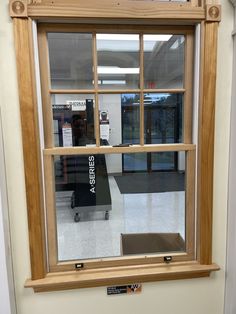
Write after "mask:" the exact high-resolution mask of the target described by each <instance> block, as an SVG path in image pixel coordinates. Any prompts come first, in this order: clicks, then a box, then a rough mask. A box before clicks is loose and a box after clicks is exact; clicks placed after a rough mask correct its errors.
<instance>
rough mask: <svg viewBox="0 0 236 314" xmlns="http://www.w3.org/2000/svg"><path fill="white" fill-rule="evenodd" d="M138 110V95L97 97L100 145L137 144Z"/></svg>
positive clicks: (138, 131)
mask: <svg viewBox="0 0 236 314" xmlns="http://www.w3.org/2000/svg"><path fill="white" fill-rule="evenodd" d="M139 108H140V103H139V94H109V95H107V94H101V95H99V112H100V138H101V139H102V141H101V144H102V145H119V144H139V142H140V140H139V139H140V127H139V121H140V118H139V115H140V109H139Z"/></svg>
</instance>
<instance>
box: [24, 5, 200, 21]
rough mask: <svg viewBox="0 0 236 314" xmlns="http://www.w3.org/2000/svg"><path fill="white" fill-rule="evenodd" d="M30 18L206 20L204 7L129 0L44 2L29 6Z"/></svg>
mask: <svg viewBox="0 0 236 314" xmlns="http://www.w3.org/2000/svg"><path fill="white" fill-rule="evenodd" d="M28 16H30V17H60V18H61V17H70V18H73V17H81V18H82V17H85V18H120V19H124V18H130V19H150V18H158V19H162V20H163V19H169V20H171V19H175V20H176V19H177V18H178V19H179V20H190V19H191V20H192V21H200V20H203V19H204V18H205V10H204V9H203V8H201V7H196V6H194V5H191V3H189V2H185V3H176V2H175V3H163V2H159V1H128V0H119V1H117V0H100V1H96V0H93V1H86V0H69V1H66V2H65V1H63V0H62V1H61V0H54V1H53V2H52V1H42V3H40V4H37V5H34V4H30V5H28Z"/></svg>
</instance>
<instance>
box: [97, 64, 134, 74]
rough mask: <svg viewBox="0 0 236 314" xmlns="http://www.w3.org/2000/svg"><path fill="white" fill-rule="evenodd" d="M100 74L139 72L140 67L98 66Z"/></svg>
mask: <svg viewBox="0 0 236 314" xmlns="http://www.w3.org/2000/svg"><path fill="white" fill-rule="evenodd" d="M97 72H98V74H139V68H119V67H106V66H98V67H97Z"/></svg>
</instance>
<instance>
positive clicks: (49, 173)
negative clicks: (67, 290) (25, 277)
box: [44, 156, 58, 271]
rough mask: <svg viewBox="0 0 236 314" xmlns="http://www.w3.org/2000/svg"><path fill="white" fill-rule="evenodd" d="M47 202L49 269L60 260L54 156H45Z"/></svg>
mask: <svg viewBox="0 0 236 314" xmlns="http://www.w3.org/2000/svg"><path fill="white" fill-rule="evenodd" d="M44 177H45V204H46V216H47V234H48V242H47V244H48V264H49V265H48V266H49V271H51V268H52V267H53V265H56V264H57V261H58V257H57V256H58V247H57V220H56V201H55V174H54V160H53V158H52V156H44Z"/></svg>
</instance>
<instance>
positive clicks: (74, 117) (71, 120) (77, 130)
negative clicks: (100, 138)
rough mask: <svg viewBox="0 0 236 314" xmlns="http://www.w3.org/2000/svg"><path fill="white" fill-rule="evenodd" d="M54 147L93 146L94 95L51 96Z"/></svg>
mask: <svg viewBox="0 0 236 314" xmlns="http://www.w3.org/2000/svg"><path fill="white" fill-rule="evenodd" d="M51 102H52V112H53V130H54V146H65V147H66V146H85V145H89V144H95V134H94V95H92V94H91V95H89V94H87V95H83V94H79V95H78V94H77V95H75V94H53V95H52V97H51Z"/></svg>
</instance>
